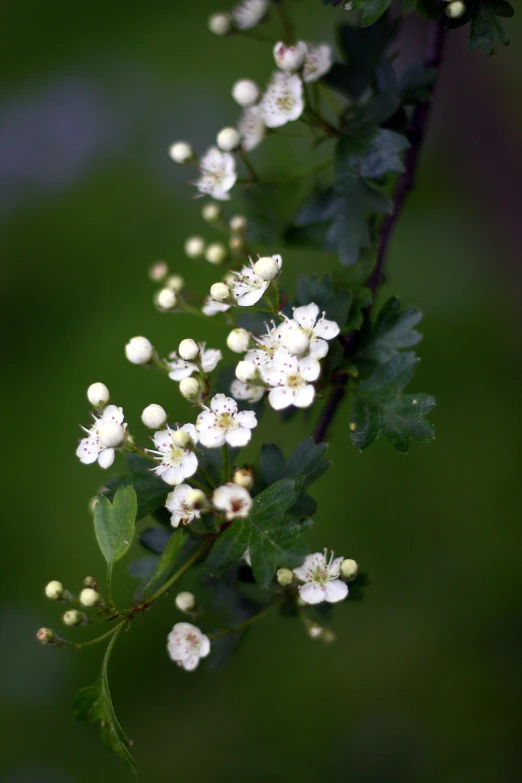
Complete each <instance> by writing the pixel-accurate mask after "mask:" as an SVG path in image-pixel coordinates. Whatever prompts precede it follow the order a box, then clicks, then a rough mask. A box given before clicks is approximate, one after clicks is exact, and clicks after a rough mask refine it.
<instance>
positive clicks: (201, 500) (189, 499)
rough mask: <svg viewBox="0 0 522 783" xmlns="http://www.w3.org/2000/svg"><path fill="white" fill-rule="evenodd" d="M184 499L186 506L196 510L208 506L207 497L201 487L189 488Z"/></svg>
mask: <svg viewBox="0 0 522 783" xmlns="http://www.w3.org/2000/svg"><path fill="white" fill-rule="evenodd" d="M185 501H186V503H187V505H188V506H190V507H191V508H195V509H197V510H198V511H202V510H203V509H207V508H208V506H209V503H208V498H207V496H206V495H205V493H204V492H203V490H201V489H189V491H188V492H187V494H186V496H185Z"/></svg>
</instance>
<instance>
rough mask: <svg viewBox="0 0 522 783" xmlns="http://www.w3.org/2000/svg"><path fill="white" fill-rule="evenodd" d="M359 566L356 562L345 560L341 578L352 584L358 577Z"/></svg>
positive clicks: (342, 564)
mask: <svg viewBox="0 0 522 783" xmlns="http://www.w3.org/2000/svg"><path fill="white" fill-rule="evenodd" d="M358 571H359V566H358V565H357V563H356V562H355V560H343V562H342V563H341V576H342V578H343V579H344V580H345V581H346V582H351V581H352V580H353V579H355V577H356V576H357V573H358Z"/></svg>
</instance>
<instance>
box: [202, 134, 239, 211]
mask: <svg viewBox="0 0 522 783" xmlns="http://www.w3.org/2000/svg"><path fill="white" fill-rule="evenodd" d="M199 170H200V173H201V176H200V177H199V179H198V180H196V182H195V183H194V184H195V185H196V187H197V189H198V190H199V192H200V193H203V194H205V195H209V196H212V198H215V199H217V201H228V199H229V198H230V194H229V192H228V191H229V190H230V189H231V188H232V187H233V186H234V184H235V182H236V179H237V174H236V162H235V160H234V157H233V155H231V154H230V153H229V152H222V151H221V150H220V149H218V148H217V147H210V149H209V150H207V152H206V153H205V154H204V155H203V157H202V158H201V160H200V162H199Z"/></svg>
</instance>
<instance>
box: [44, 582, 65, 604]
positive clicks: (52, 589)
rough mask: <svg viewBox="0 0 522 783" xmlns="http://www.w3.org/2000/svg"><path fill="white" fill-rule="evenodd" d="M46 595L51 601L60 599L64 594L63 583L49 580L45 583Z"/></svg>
mask: <svg viewBox="0 0 522 783" xmlns="http://www.w3.org/2000/svg"><path fill="white" fill-rule="evenodd" d="M45 595H46V596H47V598H50V599H51V601H59V600H60V598H61V597H62V595H63V585H62V583H61V582H57V581H56V580H54V581H52V582H49V584H47V585H45Z"/></svg>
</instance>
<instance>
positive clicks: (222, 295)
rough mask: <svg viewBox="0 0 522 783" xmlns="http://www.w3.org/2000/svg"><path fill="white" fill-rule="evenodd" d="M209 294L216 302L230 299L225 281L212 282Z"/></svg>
mask: <svg viewBox="0 0 522 783" xmlns="http://www.w3.org/2000/svg"><path fill="white" fill-rule="evenodd" d="M210 296H211V297H212V299H214V300H215V301H216V302H226V301H227V300H228V299H230V288H229V287H228V285H226V284H225V283H214V285H212V286H210Z"/></svg>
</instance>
